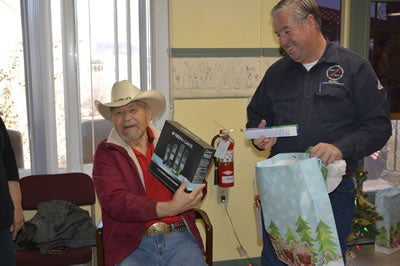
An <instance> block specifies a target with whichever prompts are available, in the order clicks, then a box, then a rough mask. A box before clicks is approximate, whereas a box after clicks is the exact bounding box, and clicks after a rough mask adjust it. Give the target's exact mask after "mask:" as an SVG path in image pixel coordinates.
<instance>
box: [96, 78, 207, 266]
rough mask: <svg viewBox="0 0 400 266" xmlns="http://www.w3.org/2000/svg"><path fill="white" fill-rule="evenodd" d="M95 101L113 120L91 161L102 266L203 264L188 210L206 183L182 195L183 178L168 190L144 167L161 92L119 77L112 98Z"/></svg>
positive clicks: (154, 141)
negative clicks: (100, 225)
mask: <svg viewBox="0 0 400 266" xmlns="http://www.w3.org/2000/svg"><path fill="white" fill-rule="evenodd" d="M94 104H95V106H96V108H97V110H98V111H99V113H100V114H101V115H102V116H103V117H104V118H105V119H107V120H110V121H112V122H113V124H114V128H113V129H112V130H111V132H110V135H109V137H108V139H106V140H104V141H102V142H101V143H100V144H99V145H98V146H97V149H96V153H95V156H94V165H93V180H94V183H95V186H96V192H97V196H98V199H99V201H100V205H101V211H102V220H103V224H104V227H103V233H104V253H105V263H106V265H107V266H111V265H118V266H119V265H121V266H125V265H129V266H134V265H140V266H143V265H188V264H187V263H189V264H190V265H205V262H204V259H203V252H202V250H203V244H202V240H201V237H200V234H199V231H198V230H197V227H196V224H195V215H194V212H193V210H192V208H193V207H195V206H196V204H198V203H199V202H200V201H201V200H202V199H203V196H204V193H205V190H206V189H205V184H202V185H201V186H199V187H198V188H196V189H195V190H194V191H192V193H185V191H184V189H185V186H186V183H187V181H186V180H184V181H183V182H182V185H181V186H180V188H179V189H178V190H177V191H176V192H175V193H174V194H173V193H172V192H171V191H169V190H168V189H167V188H166V187H165V186H164V185H162V183H161V182H160V181H158V179H156V178H155V177H154V176H153V175H152V174H151V173H150V172H149V171H148V170H147V167H148V165H149V163H150V160H151V157H152V154H153V152H154V147H155V146H156V144H157V140H158V137H159V135H160V131H159V130H158V129H156V128H155V127H154V126H152V125H151V124H150V121H151V119H152V118H154V117H156V116H159V115H161V114H162V113H163V112H164V109H165V98H164V96H163V95H162V94H161V93H159V92H158V91H154V90H151V91H141V90H140V89H138V88H137V87H135V86H133V85H132V84H131V83H130V82H129V81H127V80H123V81H120V82H116V83H115V84H114V85H113V87H112V91H111V102H109V103H101V102H100V101H95V102H94Z"/></svg>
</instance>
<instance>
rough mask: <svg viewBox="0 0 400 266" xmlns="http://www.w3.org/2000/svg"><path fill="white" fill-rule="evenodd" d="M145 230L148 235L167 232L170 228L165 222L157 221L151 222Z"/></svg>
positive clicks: (169, 231)
mask: <svg viewBox="0 0 400 266" xmlns="http://www.w3.org/2000/svg"><path fill="white" fill-rule="evenodd" d="M147 231H148V232H149V235H159V234H169V233H171V228H170V227H169V225H168V224H167V223H164V222H158V223H154V224H152V225H151V226H150V227H149V228H148V229H147Z"/></svg>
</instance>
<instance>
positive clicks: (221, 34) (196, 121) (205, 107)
mask: <svg viewBox="0 0 400 266" xmlns="http://www.w3.org/2000/svg"><path fill="white" fill-rule="evenodd" d="M276 2H277V1H276V0H274V1H271V0H257V1H256V0H250V1H249V0H217V1H216V0H202V1H198V0H171V1H170V6H169V19H170V43H171V48H259V47H263V48H276V47H278V45H277V42H276V38H275V36H274V33H273V32H272V29H271V24H270V16H269V10H270V8H271V7H272V5H273V4H275V3H276ZM260 68H261V69H262V68H263V67H262V66H260ZM263 74H264V73H261V75H263ZM248 101H249V98H219V99H204V98H203V99H187V100H185V99H179V100H177V99H176V100H175V101H174V102H173V104H174V120H176V121H179V122H180V123H182V124H183V125H185V126H186V127H187V128H189V129H190V130H192V131H193V132H194V133H195V134H197V135H198V136H199V137H201V138H203V139H204V140H205V141H207V142H209V143H211V139H212V138H213V136H214V135H216V134H218V132H219V130H220V129H221V128H222V127H223V128H226V129H232V130H233V131H232V132H231V136H232V138H233V139H234V140H235V149H234V163H235V169H234V170H235V186H234V187H232V188H229V197H228V205H227V210H228V213H229V215H230V217H231V219H232V223H233V226H234V229H235V230H236V233H237V235H238V237H239V240H240V242H241V243H242V245H243V247H244V248H245V250H246V251H247V253H248V256H249V257H259V256H260V252H261V248H262V242H261V241H260V239H259V237H258V234H257V222H256V215H255V211H254V207H253V197H254V195H255V187H254V166H255V163H256V162H257V161H260V160H263V159H265V158H266V156H267V153H266V152H259V151H257V150H256V149H254V148H253V147H252V145H251V143H250V142H249V141H247V140H245V139H244V133H243V131H242V130H243V129H244V128H245V124H246V106H247V104H248ZM207 180H208V182H209V185H208V194H207V197H206V198H205V200H204V202H203V203H202V204H201V208H203V209H204V210H206V212H207V213H208V215H209V217H210V219H211V221H212V223H213V226H214V251H213V252H214V261H223V260H234V259H243V258H245V257H240V256H239V253H238V251H237V250H236V248H237V247H238V246H239V243H238V241H237V239H236V238H235V234H234V232H233V228H232V226H231V222H230V219H229V217H228V215H227V213H226V211H225V207H224V205H223V204H218V203H217V186H215V185H214V184H213V180H214V167H213V166H212V168H211V171H210V172H209V174H208V176H207Z"/></svg>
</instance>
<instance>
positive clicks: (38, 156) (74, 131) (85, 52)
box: [0, 0, 168, 173]
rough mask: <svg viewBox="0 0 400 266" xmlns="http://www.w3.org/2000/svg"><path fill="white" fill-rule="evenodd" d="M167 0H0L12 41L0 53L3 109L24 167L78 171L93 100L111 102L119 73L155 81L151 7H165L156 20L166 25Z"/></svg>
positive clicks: (142, 82)
mask: <svg viewBox="0 0 400 266" xmlns="http://www.w3.org/2000/svg"><path fill="white" fill-rule="evenodd" d="M156 3H157V4H156ZM165 6H167V1H164V0H162V1H157V2H156V1H153V0H146V1H142V0H126V1H119V0H118V1H116V0H103V1H96V0H79V1H70V0H41V1H14V0H0V7H1V11H0V14H1V16H0V20H1V22H2V25H8V27H3V28H4V29H7V32H6V33H4V34H5V35H7V37H8V40H9V42H1V45H2V47H1V48H2V51H7V52H6V53H4V54H3V53H2V54H1V60H0V62H1V64H2V65H1V68H0V74H1V75H0V85H1V87H0V94H1V99H0V101H3V102H1V107H2V108H1V109H0V111H1V112H2V113H3V116H2V117H3V118H5V120H6V121H9V122H8V124H7V127H8V128H10V129H13V130H18V131H20V132H22V135H23V139H24V141H23V142H24V155H25V160H24V161H25V163H24V165H25V168H26V170H27V172H28V171H30V170H32V173H52V172H58V171H59V170H60V169H65V170H67V171H71V170H82V168H83V166H82V163H83V158H82V157H83V156H77V154H81V155H82V153H83V147H82V146H83V145H82V132H83V130H82V124H83V123H87V122H88V121H89V123H90V121H92V120H97V119H100V117H99V116H98V114H97V112H96V110H95V108H94V106H93V101H94V100H95V99H98V100H101V101H103V102H106V101H109V99H110V92H111V86H112V84H113V83H114V82H115V81H116V80H122V79H129V80H131V81H132V83H134V84H135V85H137V86H138V87H140V88H141V89H142V90H146V89H149V88H155V86H154V84H157V83H158V80H159V79H157V78H155V79H153V78H152V77H153V76H154V75H155V74H154V73H150V72H149V71H150V70H152V68H151V67H150V65H151V64H153V63H154V61H153V60H152V57H151V53H153V50H152V49H151V48H153V47H155V48H159V46H157V45H152V38H153V36H156V37H157V35H156V34H157V32H155V31H153V30H152V23H153V21H152V20H154V18H153V19H152V16H151V14H152V12H154V10H155V11H156V12H158V13H159V14H162V15H160V16H159V17H162V18H163V19H164V20H160V19H158V20H157V21H156V23H163V24H165V25H168V23H166V22H165V18H167V16H165V14H167V12H168V9H167V8H165V9H163V10H162V9H160V7H165ZM160 10H162V12H160ZM164 13H165V14H164ZM21 18H22V23H21ZM21 24H22V27H21ZM163 29H165V28H163ZM154 32H155V33H154ZM6 45H7V47H5V46H6ZM48 48H52V49H48ZM160 49H161V48H160ZM154 51H155V52H157V50H154ZM23 52H24V53H23ZM24 63H25V64H24ZM24 66H25V67H24ZM154 69H156V70H157V68H154ZM24 71H25V72H24ZM163 75H164V76H165V73H163ZM167 76H168V75H167ZM152 82H154V84H153V86H152ZM166 96H168V95H166ZM6 107H7V108H6ZM28 121H29V123H28ZM28 124H29V130H28ZM92 128H94V127H92ZM93 130H94V129H93ZM28 132H29V133H28ZM92 133H94V134H96V132H92ZM28 136H30V138H28ZM92 136H93V135H92ZM92 144H94V138H93V140H92ZM94 148H95V146H94V145H93V147H92V149H93V151H92V152H94Z"/></svg>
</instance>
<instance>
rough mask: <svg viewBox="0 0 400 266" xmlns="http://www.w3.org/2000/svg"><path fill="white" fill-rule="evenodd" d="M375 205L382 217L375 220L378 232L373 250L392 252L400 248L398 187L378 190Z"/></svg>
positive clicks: (399, 188) (399, 196)
mask: <svg viewBox="0 0 400 266" xmlns="http://www.w3.org/2000/svg"><path fill="white" fill-rule="evenodd" d="M375 206H376V211H377V212H378V214H379V215H380V216H381V217H382V218H383V219H382V220H379V221H377V222H376V226H377V229H378V230H379V233H378V234H377V235H376V237H375V251H378V252H382V253H385V254H388V255H390V254H393V253H394V252H397V251H399V250H400V187H392V188H387V189H383V190H380V191H378V192H377V193H376V195H375Z"/></svg>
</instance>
